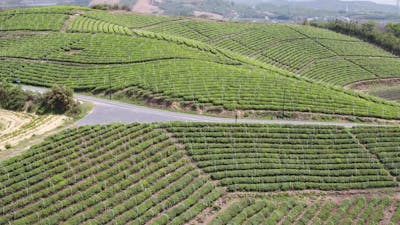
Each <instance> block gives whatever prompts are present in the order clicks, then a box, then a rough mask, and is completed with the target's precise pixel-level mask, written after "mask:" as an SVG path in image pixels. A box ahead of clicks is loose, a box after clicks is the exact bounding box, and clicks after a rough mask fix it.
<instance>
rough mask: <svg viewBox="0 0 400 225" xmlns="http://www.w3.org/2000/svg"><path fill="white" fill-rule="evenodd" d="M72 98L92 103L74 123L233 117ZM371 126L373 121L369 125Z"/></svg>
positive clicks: (212, 120) (338, 123) (225, 120)
mask: <svg viewBox="0 0 400 225" xmlns="http://www.w3.org/2000/svg"><path fill="white" fill-rule="evenodd" d="M22 88H23V89H24V90H30V91H35V92H44V91H46V90H47V89H46V88H39V87H33V86H23V87H22ZM74 95H75V98H76V99H78V100H81V101H87V102H91V103H93V104H94V108H93V111H92V112H91V113H90V114H88V115H87V116H85V117H84V118H83V119H81V120H80V121H78V122H77V123H76V125H78V126H83V125H97V124H109V123H134V122H140V123H146V122H147V123H150V122H167V121H185V122H219V123H234V122H236V121H235V119H233V118H218V117H211V116H202V115H193V114H186V113H179V112H170V111H166V110H160V109H154V108H148V107H144V106H138V105H134V104H127V103H121V102H117V101H110V100H106V99H101V98H96V97H91V96H86V95H81V94H74ZM237 122H238V123H259V124H292V125H331V126H342V127H354V126H360V125H365V124H357V123H345V122H342V123H340V122H318V121H296V120H256V119H238V120H237ZM371 125H373V124H371Z"/></svg>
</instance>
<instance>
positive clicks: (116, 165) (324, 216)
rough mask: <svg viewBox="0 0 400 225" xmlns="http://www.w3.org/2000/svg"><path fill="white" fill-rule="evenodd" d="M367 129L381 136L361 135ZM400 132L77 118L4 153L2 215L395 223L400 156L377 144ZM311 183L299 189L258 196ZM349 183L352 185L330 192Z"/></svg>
mask: <svg viewBox="0 0 400 225" xmlns="http://www.w3.org/2000/svg"><path fill="white" fill-rule="evenodd" d="M374 130H379V131H380V134H381V135H380V136H379V139H370V138H368V137H369V134H370V133H371V131H374ZM353 133H354V134H353ZM399 134H400V130H399V128H398V127H393V128H374V127H367V128H360V129H349V130H347V129H343V128H339V127H317V126H277V125H245V124H244V125H230V124H207V123H201V124H197V123H195V124H186V123H176V124H151V125H149V124H131V125H107V126H94V127H93V126H85V127H80V128H75V129H72V130H67V131H65V132H63V133H61V134H58V135H56V136H53V137H51V138H49V139H47V140H46V141H45V142H44V143H42V144H41V145H38V146H35V147H33V148H32V149H31V150H30V151H28V152H25V153H24V154H23V155H21V156H18V157H14V158H12V159H9V160H6V161H2V162H1V161H0V165H1V170H0V207H1V209H2V211H1V213H0V215H1V217H0V224H8V223H12V224H33V223H41V222H43V221H46V223H48V224H59V223H68V224H89V223H91V224H93V223H94V224H108V223H119V224H120V223H134V224H184V223H187V222H190V221H192V223H200V221H203V222H204V223H208V222H210V223H211V224H226V223H228V221H230V220H232V222H233V221H236V222H235V224H242V222H240V221H243V220H245V219H246V218H248V219H249V221H253V222H252V224H261V221H264V220H265V219H268V221H271V224H275V223H276V222H279V221H280V220H286V221H287V222H285V224H294V223H295V222H294V221H297V220H304V221H305V222H307V221H317V220H318V221H320V222H322V221H332V223H334V224H336V222H335V221H338V220H340V219H341V218H342V217H345V218H346V221H351V219H358V220H360V221H377V222H379V221H383V220H387V221H390V220H392V221H393V224H396V223H398V222H399V212H400V208H399V206H400V204H399V195H398V192H397V188H396V187H397V186H398V182H397V180H396V179H394V176H398V173H397V170H398V169H400V167H399V166H398V163H395V162H397V161H398V159H399V158H398V157H397V156H395V157H390V158H387V159H386V158H382V157H381V156H383V155H379V158H376V157H375V154H376V150H374V148H373V147H372V146H385V149H387V151H396V148H397V146H399V138H398V137H399ZM395 136H396V138H394V137H395ZM359 138H360V139H359ZM389 139H390V140H391V142H390V143H389V142H387V141H386V140H389ZM366 140H368V144H367V145H366V148H364V147H362V145H361V144H360V143H359V142H361V143H365V142H366ZM378 154H381V153H378ZM382 154H383V152H382ZM250 174H251V175H250ZM382 187H387V188H388V189H385V190H383V189H376V190H370V189H371V188H382ZM310 189H311V190H315V191H313V192H310V193H309V194H308V195H306V197H305V198H304V197H303V198H298V196H297V195H295V194H296V192H292V194H290V195H289V196H288V195H283V196H286V197H279V194H278V195H276V196H277V197H273V194H271V195H270V196H269V195H263V194H267V192H270V191H274V190H292V191H293V190H310ZM321 189H322V190H326V191H328V192H321V191H318V190H321ZM347 189H356V190H352V191H351V192H348V193H353V194H348V195H346V192H343V194H344V195H343V196H340V195H336V196H335V195H334V194H333V193H331V192H329V191H332V190H336V191H338V190H347ZM360 189H366V190H365V191H359V190H360ZM237 191H240V192H237ZM248 191H251V192H253V193H252V194H251V193H249V192H248ZM374 193H375V194H374ZM237 194H240V195H239V196H238V195H237ZM299 194H301V193H299ZM292 195H293V196H292ZM324 195H326V196H325V197H324ZM262 196H264V197H262ZM307 196H308V197H307ZM308 198H310V199H309V200H307V199H308ZM238 202H243V204H237V203H238ZM238 207H239V208H238ZM318 207H321V208H322V210H321V212H320V211H319V210H318ZM337 208H340V209H343V210H340V211H339V210H336V209H337ZM349 208H351V209H352V210H350V211H348V212H347V210H345V209H349ZM389 208H390V209H391V210H389ZM396 208H397V209H396ZM353 211H354V212H353ZM383 211H385V215H383ZM239 212H240V213H239ZM299 212H304V213H301V215H300V214H299ZM271 213H272V214H271ZM371 213H372V216H368V215H369V214H371ZM275 214H276V215H275ZM282 214H287V216H282ZM296 218H297V219H296ZM222 221H223V222H222ZM273 221H275V222H273ZM369 224H373V223H372V222H371V223H369ZM382 224H389V223H388V222H386V223H382Z"/></svg>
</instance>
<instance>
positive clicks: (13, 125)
mask: <svg viewBox="0 0 400 225" xmlns="http://www.w3.org/2000/svg"><path fill="white" fill-rule="evenodd" d="M68 120H70V118H69V117H66V116H61V115H45V116H37V115H32V114H28V113H20V112H12V111H8V110H3V109H0V123H1V124H2V125H1V126H2V129H1V130H0V151H4V150H6V148H12V147H13V146H16V145H18V144H19V143H20V142H22V141H24V140H27V139H30V138H32V137H34V136H40V135H44V134H46V133H48V132H50V131H52V130H55V129H56V128H58V127H60V126H62V125H63V124H65V123H66V122H67V121H68ZM11 150H12V149H11Z"/></svg>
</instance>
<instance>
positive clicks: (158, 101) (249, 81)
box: [0, 7, 400, 119]
mask: <svg viewBox="0 0 400 225" xmlns="http://www.w3.org/2000/svg"><path fill="white" fill-rule="evenodd" d="M0 15H2V16H3V17H4V21H5V22H4V23H3V22H2V23H1V24H4V26H6V25H7V23H6V22H7V21H8V19H7V18H9V19H10V20H11V19H12V18H15V20H17V21H20V24H21V27H18V26H14V27H15V29H14V30H12V31H9V30H7V29H4V31H0V47H1V50H2V51H1V52H0V58H1V60H0V64H1V67H0V77H1V78H7V79H9V80H11V81H15V82H22V83H25V84H32V85H40V86H47V87H49V86H51V85H53V84H59V83H62V84H67V85H68V86H70V87H72V88H74V89H76V90H78V91H85V92H92V93H94V94H99V93H103V94H104V93H112V94H114V96H116V97H119V98H123V99H128V100H129V99H131V100H132V101H136V100H141V101H145V102H150V103H151V104H155V105H158V106H163V107H169V108H173V109H180V110H191V111H197V112H199V113H213V114H218V115H231V116H232V115H234V114H235V113H237V112H238V111H240V113H239V114H240V115H247V116H255V117H273V118H276V117H280V118H282V117H295V118H297V117H299V118H304V117H307V118H313V117H320V116H321V115H322V116H329V117H333V118H339V119H354V117H361V118H364V119H365V118H367V117H368V118H380V119H398V118H399V117H400V110H399V105H398V104H397V103H389V102H386V101H384V100H381V99H377V98H374V97H370V96H367V95H364V94H358V93H355V92H353V91H349V90H345V89H342V88H340V87H334V86H331V85H330V84H326V83H320V82H315V81H311V80H309V79H303V78H302V77H300V76H298V75H295V74H294V73H292V72H296V73H298V74H302V73H307V74H312V76H311V77H313V78H315V77H317V78H318V80H324V81H328V83H335V84H336V81H335V80H337V79H338V74H339V75H340V74H341V71H342V72H343V71H345V72H346V73H350V74H351V75H352V77H351V78H348V77H346V76H341V77H340V79H345V80H346V82H344V83H347V81H348V79H350V80H351V81H354V79H353V78H355V80H358V79H360V77H362V79H367V78H373V77H375V74H376V73H378V72H377V71H382V74H380V76H381V77H385V76H389V75H388V74H390V76H394V74H395V72H394V70H395V69H396V68H397V67H396V66H391V67H390V68H391V69H387V68H389V67H386V69H385V70H383V69H382V70H380V69H379V68H375V67H374V68H370V69H367V70H365V69H363V68H366V67H368V66H369V65H373V64H366V65H364V64H362V62H359V61H362V60H364V59H365V57H368V59H370V57H371V56H374V58H371V60H382V59H386V58H388V59H390V62H389V61H388V63H390V64H391V65H397V64H396V63H397V58H396V57H394V56H393V55H391V54H390V53H387V52H385V51H383V50H380V49H378V48H375V47H372V46H370V45H368V44H365V43H363V42H361V41H359V40H357V39H354V38H350V37H346V36H343V35H339V34H335V33H333V32H329V31H324V30H319V29H316V28H311V27H303V26H295V25H263V24H246V23H244V24H241V23H220V22H211V21H196V20H190V19H187V18H179V17H157V16H145V15H129V14H118V13H106V12H99V11H94V10H87V9H85V8H83V9H81V8H76V9H74V8H66V7H64V8H63V7H55V8H47V11H46V9H44V8H39V9H27V10H14V11H5V12H1V13H0ZM46 15H51V16H55V17H59V18H61V19H59V20H57V19H54V20H55V21H59V23H51V26H50V25H46V24H45V23H41V22H35V21H37V20H41V18H45V16H46ZM26 16H28V17H35V16H36V17H35V18H36V19H32V20H31V19H29V18H25V17H26ZM32 21H33V22H34V23H35V24H40V26H43V27H35V26H33V25H32V24H30V23H31V22H32ZM7 26H8V25H7ZM10 26H11V25H10ZM249 30H251V31H252V32H246V31H249ZM56 31H58V32H56ZM250 34H251V35H255V36H254V37H253V36H251V37H250V36H248V35H250ZM224 42H227V43H225V44H221V43H224ZM43 43H46V44H43ZM235 43H236V44H235ZM241 43H242V44H243V46H242V45H241ZM238 46H241V47H238ZM364 49H365V50H364ZM242 50H243V51H242ZM244 50H245V51H244ZM248 57H251V58H253V59H249V58H248ZM350 58H351V60H350ZM331 60H335V63H332V61H331ZM337 62H339V63H337ZM270 64H274V65H277V66H279V67H282V69H278V68H276V67H274V66H272V65H270ZM355 64H357V65H355ZM377 64H378V63H377ZM314 65H316V66H314ZM318 65H321V67H319V66H318ZM399 65H400V64H399ZM332 66H336V68H332ZM339 67H340V68H339ZM338 68H339V69H338ZM283 69H288V70H290V71H292V72H289V71H287V70H283ZM300 71H301V72H300ZM366 71H367V72H366ZM385 74H386V75H385ZM320 78H321V79H320ZM331 81H332V82H331ZM344 83H343V84H344Z"/></svg>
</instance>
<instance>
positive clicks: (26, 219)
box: [0, 7, 400, 225]
mask: <svg viewBox="0 0 400 225" xmlns="http://www.w3.org/2000/svg"><path fill="white" fill-rule="evenodd" d="M0 49H1V51H0V80H2V79H8V80H10V81H12V82H16V83H22V84H31V85H35V86H44V87H50V86H52V85H54V84H65V85H67V86H69V87H72V88H74V89H75V90H76V91H81V92H91V93H93V94H99V95H104V94H111V95H112V96H113V97H115V98H121V99H123V100H128V101H138V100H140V101H143V102H145V103H148V104H152V105H157V106H163V107H168V108H170V109H174V110H187V111H195V112H197V113H213V114H214V115H224V116H234V115H237V116H243V117H244V116H255V117H257V116H258V117H263V118H264V117H266V116H267V117H271V116H272V117H279V118H287V117H295V118H299V119H304V118H306V119H308V118H314V117H316V118H330V119H332V118H335V119H348V120H349V119H351V120H353V119H362V120H368V121H370V120H373V121H378V122H380V121H382V120H385V121H386V122H388V120H391V121H390V122H393V123H396V122H397V123H398V120H399V119H400V105H399V104H398V103H395V102H389V101H386V100H383V99H380V98H375V97H372V96H369V95H366V94H360V93H356V92H354V91H352V90H347V89H345V88H343V87H341V86H345V85H347V84H349V83H353V82H356V81H361V80H370V79H377V78H392V77H398V76H400V74H399V73H398V71H400V59H399V58H398V57H396V56H394V55H392V54H391V53H388V52H385V51H383V50H381V49H379V48H377V47H374V46H372V45H369V44H366V43H364V42H362V41H360V40H358V39H355V38H351V37H347V36H344V35H340V34H336V33H333V32H330V31H325V30H321V29H317V28H312V27H307V26H300V25H283V24H279V25H278V24H257V23H233V22H215V21H205V20H194V19H190V18H183V17H161V16H146V15H136V14H124V13H116V12H112V13H111V12H104V11H97V10H91V9H87V8H76V7H49V8H32V9H16V10H9V11H1V12H0ZM335 85H336V86H335ZM111 116H113V115H111ZM357 121H358V120H357ZM56 122H57V121H55V120H53V117H37V116H31V115H25V114H23V115H22V114H17V113H10V112H6V111H0V148H1V147H2V146H4V147H6V146H5V145H6V143H7V144H11V145H14V142H12V141H15V144H16V143H17V141H20V140H22V139H24V138H26V137H28V136H31V135H33V134H40V133H39V130H41V128H40V126H39V124H42V125H44V126H46V129H47V128H49V127H53V126H56V124H57V123H56ZM399 137H400V128H399V127H398V126H397V125H393V126H388V125H386V126H383V125H382V124H381V125H377V126H360V127H354V128H344V127H339V126H312V125H308V126H305V125H303V126H300V125H297V126H296V125H258V124H218V123H183V122H171V123H153V124H145V123H143V124H126V125H122V124H110V125H101V126H81V127H75V128H72V129H68V130H65V131H63V132H61V133H58V134H56V135H54V136H51V137H49V138H46V139H45V140H44V141H43V142H42V143H40V144H37V145H34V146H33V147H31V149H30V150H28V151H26V152H24V153H22V154H21V155H19V156H16V157H11V158H9V159H5V160H3V159H0V225H2V224H218V225H219V224H271V225H272V224H280V225H283V224H304V225H305V224H329V225H331V224H332V225H333V224H335V225H336V224H346V225H347V224H357V225H358V224H360V225H361V224H374V225H376V224H380V225H394V224H400V195H399V193H400V192H399V179H400V158H399V153H398V152H399V151H400V148H399V146H400V138H399ZM0 158H1V157H0Z"/></svg>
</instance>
